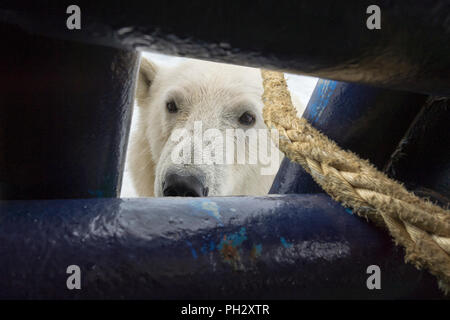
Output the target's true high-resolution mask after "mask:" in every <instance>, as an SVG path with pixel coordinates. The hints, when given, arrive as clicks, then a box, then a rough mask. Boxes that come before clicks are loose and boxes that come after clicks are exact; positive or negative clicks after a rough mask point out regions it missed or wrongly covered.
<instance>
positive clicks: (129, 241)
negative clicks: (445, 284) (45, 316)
mask: <svg viewBox="0 0 450 320" xmlns="http://www.w3.org/2000/svg"><path fill="white" fill-rule="evenodd" d="M402 251H403V250H402V249H400V248H398V247H395V246H394V244H393V241H392V240H391V239H390V237H389V236H388V235H387V234H386V233H385V232H384V231H383V230H381V229H379V228H376V227H374V226H372V225H370V224H369V223H367V222H366V221H365V220H363V219H360V218H359V217H357V216H354V215H352V214H351V211H350V212H349V211H348V210H344V209H343V208H342V207H341V206H340V205H339V204H337V203H335V202H334V201H332V200H331V199H330V198H329V197H328V196H326V195H324V194H315V195H306V194H304V195H285V196H267V197H219V198H159V199H158V198H153V199H129V200H128V199H88V200H36V201H1V202H0V256H1V257H2V259H0V270H1V272H0V298H40V299H47V298H61V299H97V298H120V299H132V298H142V299H146V298H151V299H163V298H189V299H191V298H192V299H194V298H198V299H211V298H215V299H218V298H233V299H239V298H247V299H249V298H255V299H263V298H270V299H276V298H303V299H309V298H311V299H312V298H314V299H316V298H324V299H325V298H360V299H362V298H367V299H378V298H440V297H442V295H441V293H440V292H439V291H438V289H437V285H436V281H435V279H434V278H433V277H432V276H430V275H429V274H428V273H427V272H425V271H418V270H416V269H415V268H414V267H413V266H411V265H409V264H405V263H404V262H403V252H402ZM72 264H76V265H78V266H80V268H81V272H82V274H81V276H82V278H81V280H82V281H81V285H82V289H81V290H73V291H69V290H67V289H66V279H67V277H68V275H67V274H66V268H67V266H68V265H72ZM372 264H376V265H378V266H380V268H381V270H382V277H381V278H382V290H379V291H376V290H375V291H373V290H368V289H367V287H366V280H367V278H368V276H369V275H367V274H366V269H367V267H368V266H369V265H372Z"/></svg>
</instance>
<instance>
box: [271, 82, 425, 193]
mask: <svg viewBox="0 0 450 320" xmlns="http://www.w3.org/2000/svg"><path fill="white" fill-rule="evenodd" d="M426 98H427V97H426V96H424V95H420V94H415V93H409V92H402V91H394V90H388V89H381V88H375V87H371V86H367V85H360V84H353V83H346V82H337V81H331V80H322V79H320V80H319V81H318V82H317V85H316V87H315V89H314V91H313V93H312V96H311V99H310V101H309V103H308V106H307V108H306V110H305V112H304V114H303V117H304V118H305V119H306V120H308V121H309V122H310V123H311V124H312V125H313V126H314V127H315V128H317V129H319V130H320V131H321V132H323V133H324V134H325V135H327V136H328V137H329V138H330V139H332V140H334V141H336V142H337V143H338V144H339V146H341V147H342V148H344V149H348V150H351V151H352V152H354V153H356V154H358V155H359V156H360V157H361V158H363V159H369V160H370V162H372V163H373V164H374V165H375V166H377V167H378V169H380V170H382V169H383V168H384V167H385V165H386V164H387V162H388V160H389V159H390V156H391V154H392V153H393V152H394V150H395V149H396V147H397V145H398V143H399V142H400V140H401V139H402V138H403V135H404V134H405V132H406V131H407V129H408V127H409V126H410V125H411V123H412V121H413V120H414V118H415V117H416V115H417V114H418V113H419V111H420V109H421V108H422V106H423V105H424V102H425V100H426ZM316 192H322V191H321V189H320V187H319V186H318V185H317V184H316V183H315V182H314V181H313V180H312V178H311V177H310V175H309V174H307V173H306V172H305V171H304V170H303V168H302V167H301V166H300V165H298V164H296V163H292V162H290V161H289V160H288V159H284V160H283V162H282V164H281V167H280V170H279V172H278V174H277V176H276V178H275V181H274V183H273V186H272V188H271V190H270V193H274V194H286V193H316Z"/></svg>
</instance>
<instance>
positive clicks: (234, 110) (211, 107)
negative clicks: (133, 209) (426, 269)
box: [128, 59, 301, 196]
mask: <svg viewBox="0 0 450 320" xmlns="http://www.w3.org/2000/svg"><path fill="white" fill-rule="evenodd" d="M262 93H263V88H262V79H261V75H260V71H259V69H254V68H247V67H240V66H234V65H227V64H219V63H213V62H206V61H200V60H191V59H188V60H186V61H185V62H182V63H180V64H177V65H176V66H161V65H160V66H155V65H154V64H152V63H150V62H149V61H147V60H145V59H142V61H141V68H140V74H139V79H138V87H137V90H136V100H137V104H138V105H139V107H140V112H139V114H140V116H139V119H138V121H137V128H136V130H134V132H133V133H132V137H131V140H130V149H129V154H128V157H129V171H130V173H131V179H132V182H133V185H134V187H135V189H136V192H137V194H138V195H139V196H162V182H163V181H164V178H165V175H166V174H167V172H168V171H170V172H176V173H177V174H181V175H182V174H190V175H194V176H197V175H198V176H199V179H200V180H201V181H202V182H203V183H204V184H205V186H207V187H208V189H209V196H225V195H264V194H267V192H268V191H269V189H270V186H271V184H272V182H273V179H274V176H275V174H273V175H261V170H260V169H261V167H262V164H261V163H259V162H258V163H257V164H232V165H230V164H210V165H208V164H200V165H194V164H189V165H176V164H174V163H173V162H172V160H171V152H172V151H173V148H174V147H175V145H176V143H174V142H172V141H171V139H169V136H170V135H171V133H172V132H173V131H174V129H181V128H184V129H186V130H187V131H188V132H192V130H193V125H194V121H202V127H203V130H206V129H209V128H217V129H219V130H220V131H222V132H225V129H227V128H229V129H233V128H243V129H245V127H243V126H242V125H241V124H240V123H239V121H238V119H239V117H240V116H241V115H242V113H243V112H245V111H251V112H252V113H254V114H255V115H256V122H255V124H254V126H253V128H266V127H265V124H264V121H263V119H262V107H263V104H262V101H261V95H262ZM172 98H173V99H174V100H175V101H176V103H177V105H178V107H179V111H178V112H177V113H169V112H167V109H166V103H167V101H168V100H169V99H172ZM294 102H295V103H296V104H298V102H297V101H296V100H295V101H294ZM300 108H301V107H300ZM297 109H299V108H297ZM246 149H248V148H246ZM248 152H249V153H252V152H257V151H256V150H248ZM247 155H248V154H247ZM279 160H280V163H281V160H282V156H281V155H280V159H279Z"/></svg>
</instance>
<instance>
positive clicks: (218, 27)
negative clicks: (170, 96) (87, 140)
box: [0, 0, 450, 96]
mask: <svg viewBox="0 0 450 320" xmlns="http://www.w3.org/2000/svg"><path fill="white" fill-rule="evenodd" d="M72 2H73V1H60V0H58V1H56V0H53V1H52V0H48V1H39V2H35V1H30V2H28V3H27V2H26V1H2V4H0V21H1V22H4V23H8V24H12V25H16V26H20V27H21V28H24V29H26V30H28V31H29V32H31V33H41V34H46V35H54V36H57V37H63V38H66V39H75V40H80V41H88V42H91V43H96V44H105V45H109V46H116V47H121V48H141V49H145V50H153V51H158V52H163V53H168V54H173V55H180V56H189V57H195V58H201V59H208V60H217V61H224V62H231V63H236V64H244V65H252V66H258V67H261V66H263V67H267V68H277V69H281V70H285V71H289V72H294V73H303V74H308V75H313V76H318V77H321V78H329V79H335V80H342V81H348V82H361V83H366V84H372V85H376V86H383V87H389V88H392V89H394V88H397V89H405V90H409V91H416V92H422V93H430V94H440V95H447V96H448V95H450V72H449V70H450V54H449V52H450V26H449V24H448V21H449V19H450V3H449V1H447V0H432V1H431V0H430V1H415V0H410V1H391V0H378V1H376V4H377V5H378V6H379V7H380V9H381V29H380V30H369V29H368V28H367V27H366V20H367V18H368V16H369V15H368V14H367V13H366V10H367V7H368V6H369V5H372V4H374V2H373V1H371V0H358V1H334V0H316V1H309V0H308V1H306V0H303V1H301V0H292V1H278V2H276V3H273V2H270V1H256V2H255V1H251V2H248V1H231V2H230V1H229V0H218V1H214V2H211V1H209V0H200V1H195V2H192V1H182V0H166V1H147V0H145V1H129V2H127V3H124V2H123V1H118V0H98V1H83V0H80V1H77V4H78V5H79V6H80V8H81V12H82V28H81V30H75V31H73V30H68V29H67V28H66V25H65V23H66V19H67V17H68V15H67V14H66V8H67V7H68V6H69V5H71V4H73V3H72ZM3 41H4V43H7V41H6V40H5V39H4V40H3Z"/></svg>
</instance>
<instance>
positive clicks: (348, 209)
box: [345, 208, 353, 214]
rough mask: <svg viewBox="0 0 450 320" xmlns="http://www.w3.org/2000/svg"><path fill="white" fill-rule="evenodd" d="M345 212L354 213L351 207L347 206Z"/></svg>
mask: <svg viewBox="0 0 450 320" xmlns="http://www.w3.org/2000/svg"><path fill="white" fill-rule="evenodd" d="M345 212H347V213H350V214H353V211H352V210H351V209H350V208H345Z"/></svg>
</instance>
